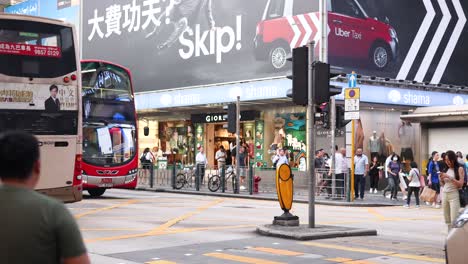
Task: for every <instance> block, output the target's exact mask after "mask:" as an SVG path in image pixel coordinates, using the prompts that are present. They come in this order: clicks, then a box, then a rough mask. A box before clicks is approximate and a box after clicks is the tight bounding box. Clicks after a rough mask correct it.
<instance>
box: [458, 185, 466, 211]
mask: <svg viewBox="0 0 468 264" xmlns="http://www.w3.org/2000/svg"><path fill="white" fill-rule="evenodd" d="M458 196H459V197H460V207H462V208H465V206H466V204H467V202H468V197H467V196H468V190H467V189H466V186H463V188H461V189H460V190H458Z"/></svg>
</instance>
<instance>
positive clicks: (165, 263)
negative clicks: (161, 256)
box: [145, 260, 177, 264]
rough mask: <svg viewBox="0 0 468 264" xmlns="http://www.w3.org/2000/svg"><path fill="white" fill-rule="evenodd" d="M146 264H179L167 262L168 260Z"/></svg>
mask: <svg viewBox="0 0 468 264" xmlns="http://www.w3.org/2000/svg"><path fill="white" fill-rule="evenodd" d="M145 264H177V263H176V262H172V261H167V260H156V261H150V262H145Z"/></svg>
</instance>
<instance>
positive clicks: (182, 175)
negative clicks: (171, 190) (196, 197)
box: [174, 167, 196, 190]
mask: <svg viewBox="0 0 468 264" xmlns="http://www.w3.org/2000/svg"><path fill="white" fill-rule="evenodd" d="M195 172H196V169H195V167H185V168H184V170H183V172H179V173H178V174H177V176H176V180H175V186H174V187H175V188H176V189H177V190H180V189H182V188H183V187H184V186H187V187H192V184H193V178H194V177H196V173H195Z"/></svg>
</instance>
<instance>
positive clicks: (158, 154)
mask: <svg viewBox="0 0 468 264" xmlns="http://www.w3.org/2000/svg"><path fill="white" fill-rule="evenodd" d="M151 153H152V154H153V158H154V162H156V161H157V160H158V158H161V157H162V156H163V153H162V151H161V150H160V149H159V147H158V146H154V147H153V150H152V151H151Z"/></svg>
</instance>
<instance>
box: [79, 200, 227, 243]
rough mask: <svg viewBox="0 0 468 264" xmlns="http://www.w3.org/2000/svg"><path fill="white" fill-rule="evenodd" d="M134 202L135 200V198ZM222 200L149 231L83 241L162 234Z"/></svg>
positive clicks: (220, 201)
mask: <svg viewBox="0 0 468 264" xmlns="http://www.w3.org/2000/svg"><path fill="white" fill-rule="evenodd" d="M135 202H136V200H135ZM222 202H224V199H218V200H215V201H213V202H211V203H208V204H206V205H203V206H200V207H198V208H197V210H195V211H193V212H189V213H186V214H184V215H182V216H179V217H176V218H174V219H171V220H169V221H167V222H166V223H164V224H162V225H160V226H158V227H156V228H154V229H152V230H151V231H149V232H146V233H139V234H131V235H123V236H112V237H100V238H92V239H85V242H86V243H93V242H97V241H112V240H121V239H129V238H141V237H148V236H156V235H162V234H165V233H166V231H167V229H169V228H170V227H171V226H173V225H175V224H177V223H179V222H181V221H183V220H186V219H188V218H190V217H191V216H194V215H196V214H199V213H201V212H203V211H204V210H207V209H209V208H210V207H213V206H215V205H217V204H220V203H222Z"/></svg>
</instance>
